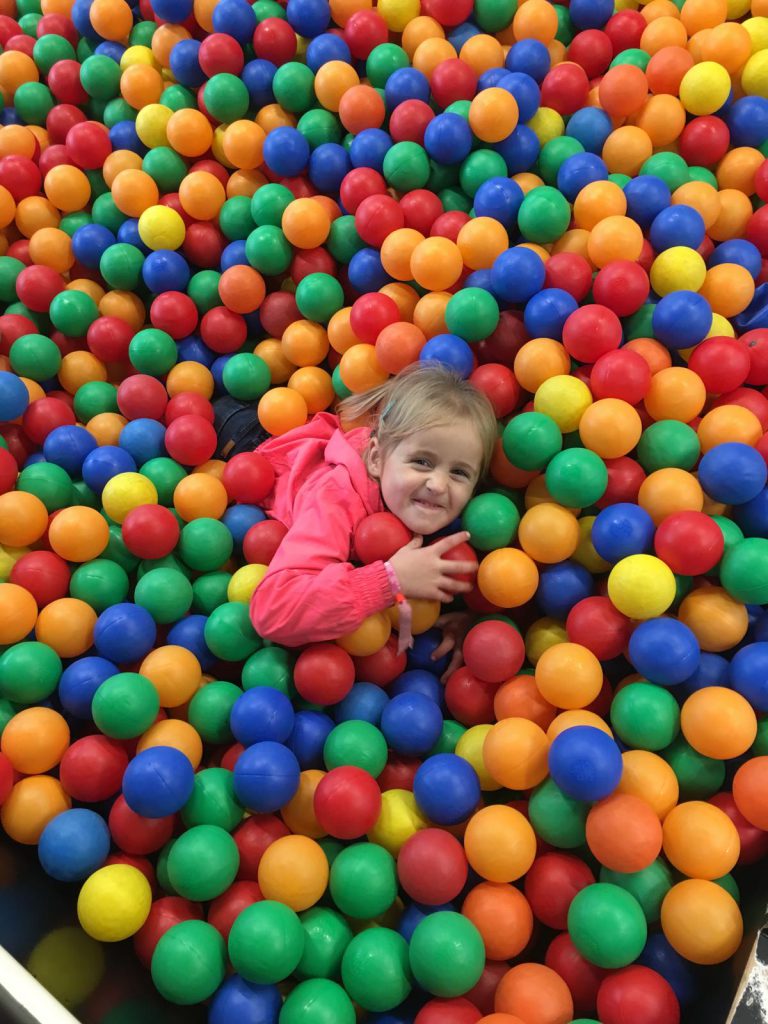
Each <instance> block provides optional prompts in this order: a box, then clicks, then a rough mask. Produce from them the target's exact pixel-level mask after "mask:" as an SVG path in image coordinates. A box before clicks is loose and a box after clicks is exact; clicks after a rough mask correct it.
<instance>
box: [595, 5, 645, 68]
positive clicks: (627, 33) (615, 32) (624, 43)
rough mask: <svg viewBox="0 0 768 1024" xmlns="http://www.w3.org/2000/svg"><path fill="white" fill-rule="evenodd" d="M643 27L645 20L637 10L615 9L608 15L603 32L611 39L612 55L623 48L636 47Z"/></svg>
mask: <svg viewBox="0 0 768 1024" xmlns="http://www.w3.org/2000/svg"><path fill="white" fill-rule="evenodd" d="M645 27H646V20H645V18H644V17H643V16H642V14H641V13H640V12H639V11H617V12H616V14H614V15H613V16H612V17H610V18H609V19H608V21H607V22H606V23H605V29H604V32H605V34H606V35H607V36H608V38H609V39H610V41H611V46H612V47H613V56H614V57H615V56H616V54H617V53H621V52H622V51H623V50H634V49H638V48H639V46H640V37H641V36H642V34H643V32H644V31H645Z"/></svg>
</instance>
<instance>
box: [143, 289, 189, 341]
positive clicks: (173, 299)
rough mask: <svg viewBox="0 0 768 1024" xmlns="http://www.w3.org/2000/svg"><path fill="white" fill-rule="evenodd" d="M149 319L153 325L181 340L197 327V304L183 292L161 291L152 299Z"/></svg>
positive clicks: (175, 339) (176, 339)
mask: <svg viewBox="0 0 768 1024" xmlns="http://www.w3.org/2000/svg"><path fill="white" fill-rule="evenodd" d="M149 319H150V320H151V322H152V326H153V327H156V328H157V329H158V330H160V331H165V332H166V333H167V334H170V336H171V337H172V338H173V339H174V341H181V339H182V338H186V337H188V336H189V335H190V334H192V332H193V331H194V329H195V328H196V327H197V321H198V312H197V306H196V305H195V304H194V302H193V301H192V299H191V298H190V297H189V295H185V294H184V292H163V294H162V295H158V296H157V297H156V298H154V299H153V300H152V305H151V306H150V307H149Z"/></svg>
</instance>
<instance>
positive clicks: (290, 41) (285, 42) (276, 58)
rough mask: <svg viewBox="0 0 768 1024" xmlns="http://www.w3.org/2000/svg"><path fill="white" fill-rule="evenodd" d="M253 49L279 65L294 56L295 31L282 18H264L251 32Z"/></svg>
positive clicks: (264, 58) (263, 57)
mask: <svg viewBox="0 0 768 1024" xmlns="http://www.w3.org/2000/svg"><path fill="white" fill-rule="evenodd" d="M253 49H254V52H255V54H256V56H257V57H260V58H261V59H263V60H271V61H272V63H273V64H277V65H278V67H279V66H280V65H281V64H287V63H288V61H290V60H293V59H294V57H295V56H296V33H295V32H294V31H293V29H292V28H291V26H290V25H289V24H288V22H287V21H286V20H285V19H284V18H265V19H264V21H262V22H261V24H259V25H257V26H256V29H255V31H254V33H253Z"/></svg>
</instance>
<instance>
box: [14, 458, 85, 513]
mask: <svg viewBox="0 0 768 1024" xmlns="http://www.w3.org/2000/svg"><path fill="white" fill-rule="evenodd" d="M16 490H17V491H26V493H27V494H34V496H35V497H36V498H39V499H40V501H42V503H43V504H44V505H45V507H46V509H47V510H48V511H49V512H56V511H57V510H58V509H60V508H66V507H67V506H68V505H71V504H72V480H71V479H70V477H69V474H68V473H67V471H66V470H65V469H62V468H61V466H57V465H56V463H55V462H33V463H32V465H31V466H27V467H26V469H22V471H21V473H19V476H18V479H17V480H16Z"/></svg>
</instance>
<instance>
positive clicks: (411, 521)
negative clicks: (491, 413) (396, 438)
mask: <svg viewBox="0 0 768 1024" xmlns="http://www.w3.org/2000/svg"><path fill="white" fill-rule="evenodd" d="M482 460H483V447H482V443H481V441H480V438H479V436H478V433H477V431H476V430H475V429H474V428H473V427H472V425H471V424H469V423H466V422H464V421H462V422H457V423H454V424H451V425H448V426H440V427H431V428H429V429H426V430H418V431H416V432H415V433H414V434H412V435H411V436H410V437H409V438H407V439H406V440H404V441H401V442H400V443H399V444H398V445H396V446H395V447H394V448H392V449H391V450H390V451H389V452H388V453H387V455H386V457H385V456H383V454H382V451H381V447H380V445H379V443H378V440H377V439H376V438H375V437H373V438H371V446H370V448H369V450H368V469H369V472H370V474H371V476H372V477H373V478H374V479H376V480H378V481H379V482H380V485H381V496H382V498H383V500H384V504H385V505H386V506H387V508H388V509H389V511H390V512H392V513H393V514H394V515H396V516H397V518H398V519H399V520H400V521H401V522H402V523H404V524H405V525H406V526H407V527H408V529H409V530H411V531H413V533H417V534H421V535H422V536H428V535H429V534H432V533H437V531H438V530H442V529H443V528H444V527H445V526H448V524H449V523H452V522H453V520H454V519H456V517H457V516H459V515H460V514H461V512H462V511H463V509H464V506H465V505H466V504H467V502H468V501H469V499H470V498H471V497H472V493H473V491H474V489H475V487H476V485H477V481H478V478H479V476H480V467H481V465H482Z"/></svg>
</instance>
